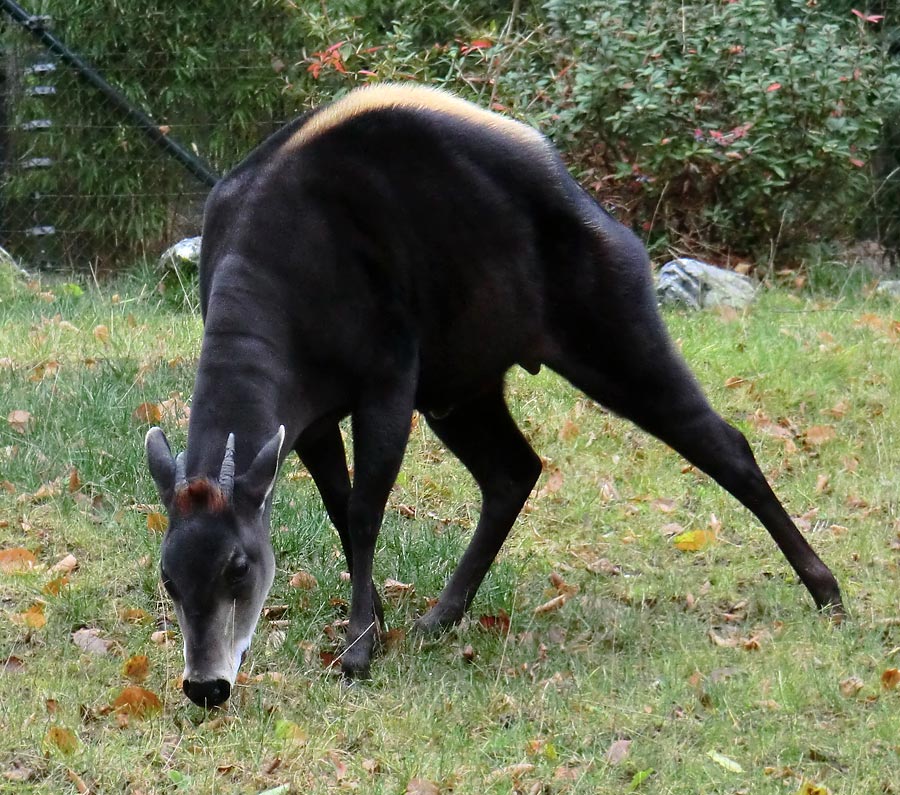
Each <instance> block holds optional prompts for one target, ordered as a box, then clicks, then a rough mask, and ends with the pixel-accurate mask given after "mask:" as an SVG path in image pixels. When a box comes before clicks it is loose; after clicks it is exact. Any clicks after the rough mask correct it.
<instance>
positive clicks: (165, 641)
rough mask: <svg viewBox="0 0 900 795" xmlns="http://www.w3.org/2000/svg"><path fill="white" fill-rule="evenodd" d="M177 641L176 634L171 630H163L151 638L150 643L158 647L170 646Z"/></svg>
mask: <svg viewBox="0 0 900 795" xmlns="http://www.w3.org/2000/svg"><path fill="white" fill-rule="evenodd" d="M173 640H175V633H174V632H173V631H172V630H171V629H161V630H159V631H157V632H154V633H153V634H152V635H151V636H150V642H151V643H154V644H156V645H157V646H168V645H169V643H170V642H171V641H173Z"/></svg>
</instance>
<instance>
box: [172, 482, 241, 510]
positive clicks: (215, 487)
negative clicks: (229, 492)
mask: <svg viewBox="0 0 900 795" xmlns="http://www.w3.org/2000/svg"><path fill="white" fill-rule="evenodd" d="M175 507H176V508H177V510H178V512H179V513H180V514H181V515H182V516H186V515H188V514H191V513H196V512H197V511H206V512H208V513H222V511H224V510H225V509H226V508H227V507H228V500H226V499H225V495H224V494H223V493H222V489H220V488H219V484H218V483H216V482H215V481H213V480H210V479H209V478H195V479H194V480H191V481H189V482H188V484H187V485H186V486H182V487H181V488H180V489H178V490H177V491H176V492H175Z"/></svg>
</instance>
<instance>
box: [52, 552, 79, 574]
mask: <svg viewBox="0 0 900 795" xmlns="http://www.w3.org/2000/svg"><path fill="white" fill-rule="evenodd" d="M77 568H78V559H77V558H76V557H75V556H74V555H73V554H71V553H69V554H68V555H66V556H65V557H64V558H62V559H60V560H59V561H57V562H56V563H54V564H53V565H52V566H51V567H50V571H52V572H58V573H60V574H71V573H72V572H73V571H75V570H76V569H77Z"/></svg>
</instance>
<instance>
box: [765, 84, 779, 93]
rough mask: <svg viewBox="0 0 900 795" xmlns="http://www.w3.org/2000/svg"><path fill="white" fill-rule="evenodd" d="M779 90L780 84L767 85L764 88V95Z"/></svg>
mask: <svg viewBox="0 0 900 795" xmlns="http://www.w3.org/2000/svg"><path fill="white" fill-rule="evenodd" d="M779 88H781V83H769V85H768V86H767V87H766V93H771V92H772V91H778V89H779Z"/></svg>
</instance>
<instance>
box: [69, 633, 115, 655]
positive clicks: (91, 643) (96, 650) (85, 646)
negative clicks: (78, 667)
mask: <svg viewBox="0 0 900 795" xmlns="http://www.w3.org/2000/svg"><path fill="white" fill-rule="evenodd" d="M72 642H73V643H74V644H75V645H76V646H77V647H78V648H79V649H81V650H82V651H83V652H86V653H87V654H93V655H94V656H95V657H103V656H105V655H106V654H109V650H110V649H111V648H112V647H113V645H114V644H113V641H111V640H107V639H106V638H101V637H100V630H99V629H90V628H87V627H85V628H82V629H77V630H75V632H73V633H72Z"/></svg>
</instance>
